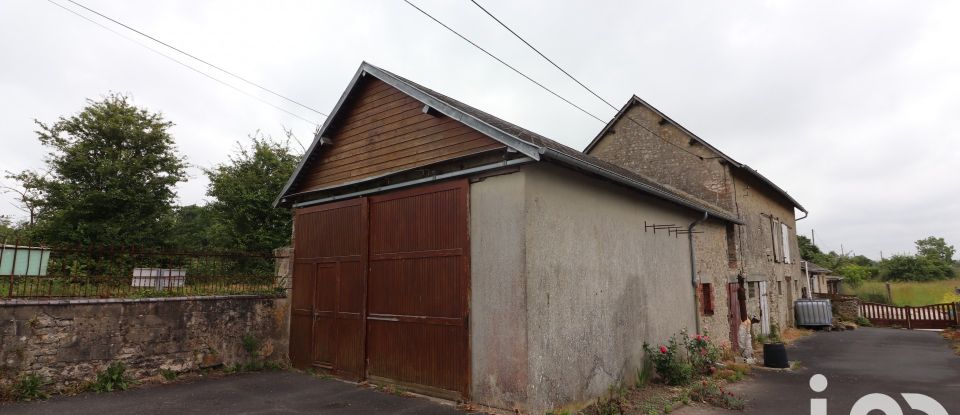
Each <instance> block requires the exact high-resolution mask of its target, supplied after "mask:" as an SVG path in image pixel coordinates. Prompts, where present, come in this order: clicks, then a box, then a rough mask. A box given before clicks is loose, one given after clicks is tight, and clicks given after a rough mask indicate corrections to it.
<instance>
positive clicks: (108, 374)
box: [90, 362, 131, 393]
mask: <svg viewBox="0 0 960 415" xmlns="http://www.w3.org/2000/svg"><path fill="white" fill-rule="evenodd" d="M126 372H127V366H126V365H124V364H123V363H121V362H115V363H112V364H111V365H110V366H107V369H106V370H104V371H102V372H98V373H97V380H95V381H94V382H93V383H92V384H91V385H90V390H92V391H94V392H96V393H102V392H113V391H114V390H122V391H125V390H127V388H129V387H130V383H131V380H130V379H129V378H127V375H126Z"/></svg>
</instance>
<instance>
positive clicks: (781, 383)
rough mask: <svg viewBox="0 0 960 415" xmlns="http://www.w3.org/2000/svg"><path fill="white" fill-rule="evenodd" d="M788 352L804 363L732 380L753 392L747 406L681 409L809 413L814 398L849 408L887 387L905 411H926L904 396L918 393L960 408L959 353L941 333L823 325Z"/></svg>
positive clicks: (688, 411) (836, 409) (688, 414)
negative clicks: (822, 382) (818, 379)
mask: <svg viewBox="0 0 960 415" xmlns="http://www.w3.org/2000/svg"><path fill="white" fill-rule="evenodd" d="M787 353H788V357H789V358H790V360H791V361H793V360H798V361H800V365H801V368H800V369H798V370H796V371H767V370H758V371H754V373H755V376H754V377H753V378H752V379H751V380H749V381H746V382H742V383H740V384H737V385H734V386H733V387H731V390H732V391H734V392H735V393H739V394H741V395H743V396H745V397H746V398H747V399H748V404H747V409H746V411H745V412H730V411H722V410H717V409H714V408H707V407H700V406H697V407H686V408H682V409H680V410H679V411H677V412H675V413H677V414H682V415H699V414H726V413H746V414H810V413H811V411H810V400H811V399H824V398H825V399H827V410H828V411H827V413H829V414H843V415H846V414H849V413H850V411H851V408H852V407H853V405H854V403H855V402H856V401H857V400H858V399H860V398H861V397H863V396H865V395H867V394H871V393H882V394H886V395H889V396H890V397H892V398H894V399H895V400H896V401H897V402H898V403H899V404H900V406H901V408H902V409H903V413H904V414H921V413H923V412H914V411H911V410H910V409H909V406H908V405H907V403H906V401H905V400H904V399H903V397H902V396H901V395H900V394H902V393H919V394H924V395H927V396H929V397H931V398H933V399H935V400H937V401H938V402H939V403H940V404H941V405H943V407H944V408H945V409H946V410H947V412H948V413H950V414H960V356H957V355H955V354H953V352H952V351H951V350H950V349H949V348H948V346H947V342H946V341H945V340H943V338H942V337H941V336H940V333H937V332H930V331H910V330H898V329H881V328H860V329H857V330H854V331H845V332H824V333H817V334H815V335H813V336H811V337H808V338H805V339H802V340H800V341H799V342H797V343H796V344H795V345H794V346H793V347H791V348H789V349H788V352H787ZM816 374H822V375H824V376H825V377H826V378H827V388H826V390H824V391H823V392H821V393H816V392H814V391H813V390H812V389H811V387H810V378H811V377H812V376H813V375H816ZM873 413H875V414H879V413H881V412H879V411H876V412H873ZM930 415H934V414H933V413H931V414H930Z"/></svg>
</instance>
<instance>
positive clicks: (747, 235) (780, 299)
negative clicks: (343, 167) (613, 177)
mask: <svg viewBox="0 0 960 415" xmlns="http://www.w3.org/2000/svg"><path fill="white" fill-rule="evenodd" d="M627 115H628V116H629V117H631V118H633V119H634V120H636V121H639V122H640V123H642V124H643V125H644V127H646V128H642V127H640V126H638V125H636V123H634V122H633V121H631V120H629V119H627V118H626V117H623V118H621V119H619V120H618V121H617V122H616V123H615V124H614V125H613V126H612V127H611V129H610V131H609V132H608V133H607V134H606V135H605V136H604V137H603V138H602V139H601V140H600V142H598V143H597V145H596V146H595V147H594V148H593V150H592V151H591V153H590V154H591V155H593V156H596V157H600V158H602V159H604V160H607V161H610V162H613V163H616V164H619V165H621V166H623V167H626V168H629V169H631V170H633V171H636V172H638V173H640V174H643V175H645V176H647V177H650V178H652V179H654V180H656V181H657V182H660V183H662V184H665V185H668V186H671V187H673V188H675V189H678V190H680V191H682V192H685V193H687V194H690V195H692V196H694V197H696V198H698V199H700V200H701V201H703V202H704V203H707V204H711V205H713V206H715V207H717V208H719V209H722V210H725V211H727V212H729V213H731V214H733V215H735V216H737V215H739V217H740V219H742V220H743V221H744V222H746V225H744V226H738V227H737V230H736V233H737V243H738V244H740V245H739V246H738V259H739V260H738V267H739V268H737V269H732V270H728V271H726V272H724V271H723V268H724V264H728V261H727V259H726V258H725V257H724V256H721V255H718V254H717V252H718V251H725V250H726V243H725V240H724V239H722V238H720V237H719V235H720V230H719V229H712V228H711V227H710V226H706V227H707V228H711V229H707V230H706V232H707V233H705V234H700V235H698V238H699V240H701V241H702V242H700V243H698V244H697V255H698V256H699V260H698V265H697V266H698V268H701V269H702V270H704V272H701V277H703V278H704V279H707V278H712V279H713V280H714V281H715V282H714V283H715V284H720V283H722V282H724V280H732V278H735V276H736V275H737V273H738V272H742V273H743V274H744V276H745V277H746V278H747V279H748V280H750V281H752V283H754V284H755V283H756V282H758V281H767V286H768V303H769V304H770V314H771V316H770V317H771V319H770V321H771V324H777V325H778V326H779V327H780V328H781V329H782V328H784V327H786V326H788V325H790V324H792V321H793V309H792V302H791V301H789V300H790V299H791V298H793V299H796V298H799V297H800V290H799V287H802V286H803V283H804V281H803V275H802V274H801V273H800V267H799V250H798V247H797V245H796V223H795V219H794V218H795V215H794V208H793V206H792V204H791V203H790V202H789V201H787V200H786V199H785V198H783V197H782V196H780V195H779V194H778V193H777V192H776V191H775V190H773V189H772V188H770V187H769V186H768V185H766V184H764V183H761V182H759V181H758V180H757V179H755V178H753V177H752V176H751V175H749V174H747V173H746V172H744V171H742V170H739V169H736V168H732V167H731V166H730V165H729V164H728V163H726V162H724V161H723V160H722V159H720V158H717V154H716V153H714V152H712V151H711V150H710V149H708V148H706V147H704V146H703V145H700V144H699V143H697V142H696V141H694V140H692V139H691V138H692V137H690V136H689V135H687V134H686V133H684V132H683V131H682V130H680V129H679V128H677V127H676V126H674V125H672V124H670V123H665V124H663V125H661V124H660V121H661V119H660V116H659V115H657V114H656V113H655V112H653V111H652V110H650V109H649V108H646V107H644V106H641V105H634V106H632V107H631V108H630V109H629V110H628V111H627ZM648 129H650V130H653V131H655V132H656V133H657V135H659V136H660V137H656V136H654V135H653V134H651V133H650V132H649V131H648ZM665 141H667V142H665ZM678 147H681V148H683V150H685V151H683V150H680V149H679V148H678ZM689 153H693V154H696V155H699V156H701V157H703V158H704V160H701V159H699V158H697V157H694V156H692V155H691V154H689ZM761 215H766V216H773V217H776V218H778V219H779V220H780V221H781V222H783V223H786V224H787V225H788V226H790V228H791V235H790V241H791V251H792V256H793V258H794V259H795V261H794V263H792V264H782V263H777V262H775V261H774V259H773V250H772V243H771V241H770V236H769V235H768V234H764V233H763V230H762V228H761V226H762V222H761ZM767 232H768V233H769V231H767ZM721 242H722V243H721ZM728 268H729V267H728ZM706 270H710V271H709V275H708V273H707V271H706ZM721 273H723V274H725V276H724V277H720V276H719V274H721ZM787 277H789V278H790V281H789V283H788V281H787ZM795 281H796V282H795ZM705 282H706V281H705ZM778 287H780V288H779V289H778ZM788 287H789V289H790V291H788ZM716 288H720V285H717V286H716ZM718 292H719V290H718ZM781 292H782V294H781ZM724 314H725V313H724ZM748 314H750V315H757V316H759V314H760V310H759V299H758V298H748ZM707 320H708V321H707V325H708V328H709V329H710V330H711V331H720V330H724V327H727V328H728V327H729V326H728V325H727V324H726V323H724V322H721V321H719V319H718V318H716V317H714V318H708V319H707ZM718 334H719V333H718Z"/></svg>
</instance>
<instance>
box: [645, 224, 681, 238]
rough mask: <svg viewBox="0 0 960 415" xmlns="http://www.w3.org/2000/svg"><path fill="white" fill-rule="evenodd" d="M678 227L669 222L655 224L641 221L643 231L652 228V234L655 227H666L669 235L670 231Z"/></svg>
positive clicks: (655, 231) (655, 230)
mask: <svg viewBox="0 0 960 415" xmlns="http://www.w3.org/2000/svg"><path fill="white" fill-rule="evenodd" d="M679 228H680V227H679V226H677V225H673V224H671V225H657V224H654V223H651V224H647V221H643V231H644V232H647V231H648V230H650V229H653V233H654V234H656V233H657V229H661V230H663V229H666V230H667V234H668V235H669V234H670V232H672V231H674V230H676V229H679Z"/></svg>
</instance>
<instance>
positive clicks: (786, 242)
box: [780, 223, 792, 264]
mask: <svg viewBox="0 0 960 415" xmlns="http://www.w3.org/2000/svg"><path fill="white" fill-rule="evenodd" d="M780 236H781V237H782V243H781V244H780V250H781V251H782V252H783V262H785V263H787V264H790V263H792V262H791V258H790V227H789V226H787V224H785V223H781V224H780Z"/></svg>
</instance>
